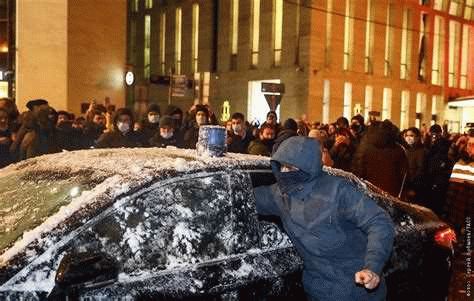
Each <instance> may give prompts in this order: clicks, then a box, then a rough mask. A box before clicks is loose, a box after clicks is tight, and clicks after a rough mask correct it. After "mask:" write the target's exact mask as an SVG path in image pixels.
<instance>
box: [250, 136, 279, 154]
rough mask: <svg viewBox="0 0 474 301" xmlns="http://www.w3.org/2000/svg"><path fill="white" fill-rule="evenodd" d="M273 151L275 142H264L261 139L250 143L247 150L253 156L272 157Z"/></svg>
mask: <svg viewBox="0 0 474 301" xmlns="http://www.w3.org/2000/svg"><path fill="white" fill-rule="evenodd" d="M272 149H273V140H266V141H262V140H260V139H258V138H257V139H254V140H252V141H250V144H249V147H248V149H247V151H248V153H249V154H251V155H260V156H267V157H270V156H271V154H272Z"/></svg>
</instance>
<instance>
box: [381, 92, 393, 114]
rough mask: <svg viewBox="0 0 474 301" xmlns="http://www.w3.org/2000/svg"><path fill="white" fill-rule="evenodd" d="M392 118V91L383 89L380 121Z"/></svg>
mask: <svg viewBox="0 0 474 301" xmlns="http://www.w3.org/2000/svg"><path fill="white" fill-rule="evenodd" d="M391 117H392V89H390V88H383V102H382V120H385V119H390V118H391Z"/></svg>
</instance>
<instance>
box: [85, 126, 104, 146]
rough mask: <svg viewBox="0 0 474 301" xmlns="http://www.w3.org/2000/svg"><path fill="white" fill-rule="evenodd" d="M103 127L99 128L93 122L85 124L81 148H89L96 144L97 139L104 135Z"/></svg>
mask: <svg viewBox="0 0 474 301" xmlns="http://www.w3.org/2000/svg"><path fill="white" fill-rule="evenodd" d="M104 130H105V127H100V126H98V125H97V124H95V123H93V122H87V123H86V124H85V126H84V141H83V147H84V148H90V147H92V146H94V145H95V144H96V143H97V140H98V139H99V137H100V136H101V135H102V134H103V133H104Z"/></svg>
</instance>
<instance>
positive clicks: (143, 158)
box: [0, 148, 270, 266]
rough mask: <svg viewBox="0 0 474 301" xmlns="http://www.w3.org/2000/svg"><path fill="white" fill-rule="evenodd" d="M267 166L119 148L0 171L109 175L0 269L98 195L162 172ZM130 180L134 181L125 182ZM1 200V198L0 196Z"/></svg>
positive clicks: (18, 245)
mask: <svg viewBox="0 0 474 301" xmlns="http://www.w3.org/2000/svg"><path fill="white" fill-rule="evenodd" d="M261 166H270V158H268V157H262V156H252V155H243V154H234V153H227V154H226V155H225V156H224V157H219V158H211V157H202V156H198V155H197V153H196V151H195V150H187V149H163V148H127V149H126V148H122V149H95V150H80V151H74V152H62V153H57V154H50V155H44V156H40V157H36V158H32V159H29V160H26V161H22V162H19V163H17V164H13V165H10V166H8V167H6V168H4V169H1V170H0V177H6V176H9V175H10V174H12V173H14V172H15V171H17V170H21V169H31V170H36V171H38V170H51V169H53V170H62V169H64V170H67V171H68V172H69V173H76V172H81V171H84V170H90V169H94V170H96V171H98V172H100V173H104V172H105V174H107V175H108V178H107V179H106V180H105V181H104V182H103V183H101V184H99V185H98V186H97V187H95V188H94V189H93V190H92V191H88V192H84V193H82V195H80V196H78V197H77V198H75V199H74V201H73V202H71V203H69V204H67V205H65V206H62V207H61V208H60V209H59V211H58V212H56V213H55V214H53V215H51V216H49V217H48V218H47V219H46V220H45V221H44V222H43V223H42V224H41V225H39V226H38V227H36V228H34V229H32V230H31V231H26V232H24V233H23V235H22V237H21V238H20V239H19V240H17V241H16V242H15V243H14V245H13V246H12V247H10V248H8V249H6V250H4V251H5V252H3V254H0V266H1V265H2V264H5V263H6V262H7V261H8V260H9V259H11V258H12V257H13V256H15V255H16V254H18V253H19V252H21V251H23V250H24V249H25V248H26V247H27V245H28V244H30V243H31V242H33V241H34V240H36V239H38V238H40V237H41V235H42V234H44V233H47V232H49V231H51V230H52V229H54V228H55V227H56V226H57V225H59V224H60V223H62V222H63V221H65V220H66V219H67V218H68V217H70V216H72V215H73V214H74V213H75V212H76V211H78V210H79V209H80V208H83V207H85V206H87V205H88V204H91V203H93V202H95V201H96V199H97V197H98V196H99V195H101V194H104V193H105V194H109V196H110V197H117V196H119V195H121V194H122V193H125V192H126V191H128V190H130V189H132V188H133V187H131V186H135V187H137V186H140V185H141V184H144V183H146V182H148V181H150V180H152V179H153V178H154V177H156V175H157V174H159V172H160V171H164V170H176V171H178V172H193V171H198V170H205V169H214V168H216V169H218V168H223V169H225V168H231V169H235V168H245V167H261ZM125 179H128V180H130V179H133V181H125ZM0 198H1V197H0Z"/></svg>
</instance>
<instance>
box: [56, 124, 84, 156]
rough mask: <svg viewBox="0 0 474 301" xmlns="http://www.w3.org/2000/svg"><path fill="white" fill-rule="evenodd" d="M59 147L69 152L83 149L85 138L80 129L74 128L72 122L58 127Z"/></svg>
mask: <svg viewBox="0 0 474 301" xmlns="http://www.w3.org/2000/svg"><path fill="white" fill-rule="evenodd" d="M56 136H57V142H58V147H59V148H60V149H65V150H68V151H72V150H77V149H81V148H83V143H84V136H83V133H82V131H81V130H80V129H76V128H73V127H72V123H71V122H65V123H62V124H60V125H58V126H56Z"/></svg>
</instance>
